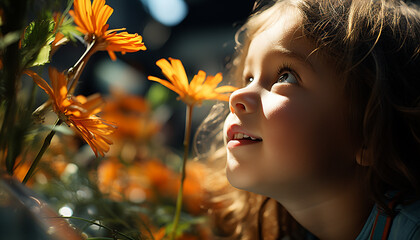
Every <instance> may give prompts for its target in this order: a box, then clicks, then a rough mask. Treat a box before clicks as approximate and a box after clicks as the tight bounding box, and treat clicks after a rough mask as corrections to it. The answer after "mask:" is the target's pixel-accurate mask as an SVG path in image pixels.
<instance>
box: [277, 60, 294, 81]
mask: <svg viewBox="0 0 420 240" xmlns="http://www.w3.org/2000/svg"><path fill="white" fill-rule="evenodd" d="M285 72H290V73H291V74H293V76H294V77H295V78H296V80H297V81H300V77H299V75H298V74H297V73H296V71H295V70H293V68H292V66H291V64H289V63H283V64H282V65H280V66H279V67H278V68H277V78H276V79H277V80H278V78H279V77H281V76H282V75H283V74H284V73H285ZM277 80H276V82H277Z"/></svg>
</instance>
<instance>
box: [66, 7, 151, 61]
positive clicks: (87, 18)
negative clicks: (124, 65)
mask: <svg viewBox="0 0 420 240" xmlns="http://www.w3.org/2000/svg"><path fill="white" fill-rule="evenodd" d="M113 11H114V9H112V8H111V7H110V6H108V5H105V0H93V4H92V3H91V2H90V0H74V10H70V12H69V13H70V15H71V16H72V17H73V18H74V22H75V23H76V24H77V25H78V27H77V29H78V30H79V31H80V32H82V33H83V34H85V39H86V40H87V41H88V42H92V41H94V40H95V41H96V42H97V44H98V45H97V46H98V49H97V50H107V51H108V54H109V56H110V57H111V59H112V60H114V61H115V60H116V59H117V57H116V56H115V53H114V51H117V52H121V53H122V54H125V53H126V52H137V51H139V50H146V46H144V43H143V42H142V40H143V38H142V37H141V36H140V35H138V34H129V33H127V32H119V33H117V31H121V30H125V28H120V29H112V30H108V28H109V24H107V23H106V22H107V21H108V19H109V17H110V16H111V14H112V12H113Z"/></svg>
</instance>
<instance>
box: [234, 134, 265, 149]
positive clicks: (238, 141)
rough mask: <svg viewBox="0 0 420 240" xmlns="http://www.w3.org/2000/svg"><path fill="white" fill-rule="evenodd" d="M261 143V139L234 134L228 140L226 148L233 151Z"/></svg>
mask: <svg viewBox="0 0 420 240" xmlns="http://www.w3.org/2000/svg"><path fill="white" fill-rule="evenodd" d="M260 142H262V139H261V138H258V137H252V136H249V135H247V134H244V133H234V134H233V135H232V136H231V138H230V139H229V140H228V142H227V145H226V147H227V148H228V149H229V150H233V149H234V148H236V147H240V146H246V145H251V144H256V143H260Z"/></svg>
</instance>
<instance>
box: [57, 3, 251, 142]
mask: <svg viewBox="0 0 420 240" xmlns="http://www.w3.org/2000/svg"><path fill="white" fill-rule="evenodd" d="M156 3H161V4H162V5H161V6H160V7H157V8H153V5H156ZM106 4H107V5H109V6H111V7H112V8H113V9H114V12H113V14H112V15H111V17H110V19H109V21H108V23H109V25H110V27H109V29H115V28H122V27H124V28H126V29H127V31H128V32H129V33H138V34H140V35H142V36H143V41H144V43H145V45H146V47H147V48H148V49H147V50H146V51H139V52H136V53H127V54H125V55H122V54H120V53H117V58H118V60H117V61H115V62H113V61H111V60H110V58H109V56H108V53H107V52H99V53H96V54H95V55H93V56H92V58H91V59H90V60H89V62H88V64H87V66H86V68H85V71H84V72H83V74H82V76H81V78H80V83H79V86H78V89H77V91H76V92H77V93H78V94H83V95H90V94H93V93H96V92H100V93H102V94H103V95H107V94H109V92H110V89H113V88H119V89H122V90H124V91H125V92H127V93H128V94H134V95H139V96H145V95H147V93H148V91H149V89H150V87H151V86H153V84H158V83H154V82H150V81H148V80H147V76H148V75H153V76H157V77H160V78H164V77H163V75H162V73H161V71H160V69H159V68H158V67H157V66H156V64H155V63H156V61H157V60H159V59H161V58H168V57H173V58H177V59H180V60H181V61H182V62H183V64H184V67H185V69H186V71H187V75H188V76H189V78H190V80H191V78H192V76H193V75H194V74H196V73H197V72H198V70H200V69H201V70H203V71H205V72H207V74H210V75H215V74H216V73H218V72H222V73H224V75H226V64H227V63H229V61H230V59H231V56H232V54H233V52H234V46H235V41H234V36H235V32H236V31H237V30H238V29H239V27H240V26H241V25H242V24H243V23H244V22H245V21H246V19H247V17H248V15H249V14H250V13H251V11H252V7H253V5H254V1H253V0H224V1H223V0H107V1H106ZM177 6H181V9H182V7H184V8H183V9H184V10H185V9H186V11H184V18H178V22H172V23H168V22H163V21H162V20H161V19H159V18H158V17H156V16H155V15H154V14H153V13H154V12H155V13H156V12H157V13H162V14H163V15H164V16H166V17H168V18H169V19H170V18H172V19H175V18H176V16H180V15H181V17H182V15H183V14H180V13H182V11H181V12H180V11H179V9H180V8H179V7H177ZM180 19H182V20H180ZM179 20H180V21H179ZM84 50H85V46H84V45H83V43H82V42H81V41H79V42H78V43H76V45H75V44H67V45H66V46H63V47H62V48H61V49H59V50H58V52H57V53H56V54H55V57H54V59H53V61H52V64H53V65H54V66H55V67H57V68H58V69H59V70H65V69H68V68H69V67H71V66H72V65H73V64H74V63H75V62H76V61H77V59H78V58H79V57H80V56H81V55H82V54H83V52H84ZM224 81H229V79H226V78H225V79H224ZM167 95H168V96H167V97H168V99H167V101H166V103H165V104H164V105H165V107H164V110H165V111H162V112H163V113H165V114H161V116H160V117H161V118H162V119H160V121H162V122H163V125H164V126H163V129H162V133H163V135H165V136H164V141H163V144H168V145H169V146H172V147H174V148H178V149H180V148H181V147H182V139H183V134H184V133H183V131H184V121H185V106H184V105H183V104H182V103H180V102H178V101H175V99H176V96H177V95H176V94H174V93H172V92H170V91H168V93H167ZM213 103H214V102H209V103H205V104H203V106H202V107H200V108H195V110H194V120H193V128H194V129H195V128H196V127H197V126H198V125H199V124H200V122H201V121H202V120H203V118H204V117H205V116H206V115H207V114H208V111H209V109H210V107H211V105H212V104H213ZM160 110H162V108H161V109H160ZM158 117H159V116H158Z"/></svg>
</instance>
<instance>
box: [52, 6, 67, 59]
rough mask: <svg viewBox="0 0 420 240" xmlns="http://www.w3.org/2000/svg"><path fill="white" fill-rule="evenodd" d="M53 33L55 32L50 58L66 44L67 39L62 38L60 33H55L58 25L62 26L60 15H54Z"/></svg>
mask: <svg viewBox="0 0 420 240" xmlns="http://www.w3.org/2000/svg"><path fill="white" fill-rule="evenodd" d="M53 19H54V24H55V25H54V32H56V34H55V37H54V40H53V41H52V42H51V53H50V56H52V55H54V53H55V52H56V51H57V50H58V48H59V47H60V46H62V45H64V44H66V43H67V42H68V41H69V39H68V38H67V37H66V36H64V34H63V33H62V32H59V31H57V30H58V28H59V27H60V25H61V24H62V22H63V20H64V18H62V15H61V14H60V13H54V17H53Z"/></svg>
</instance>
